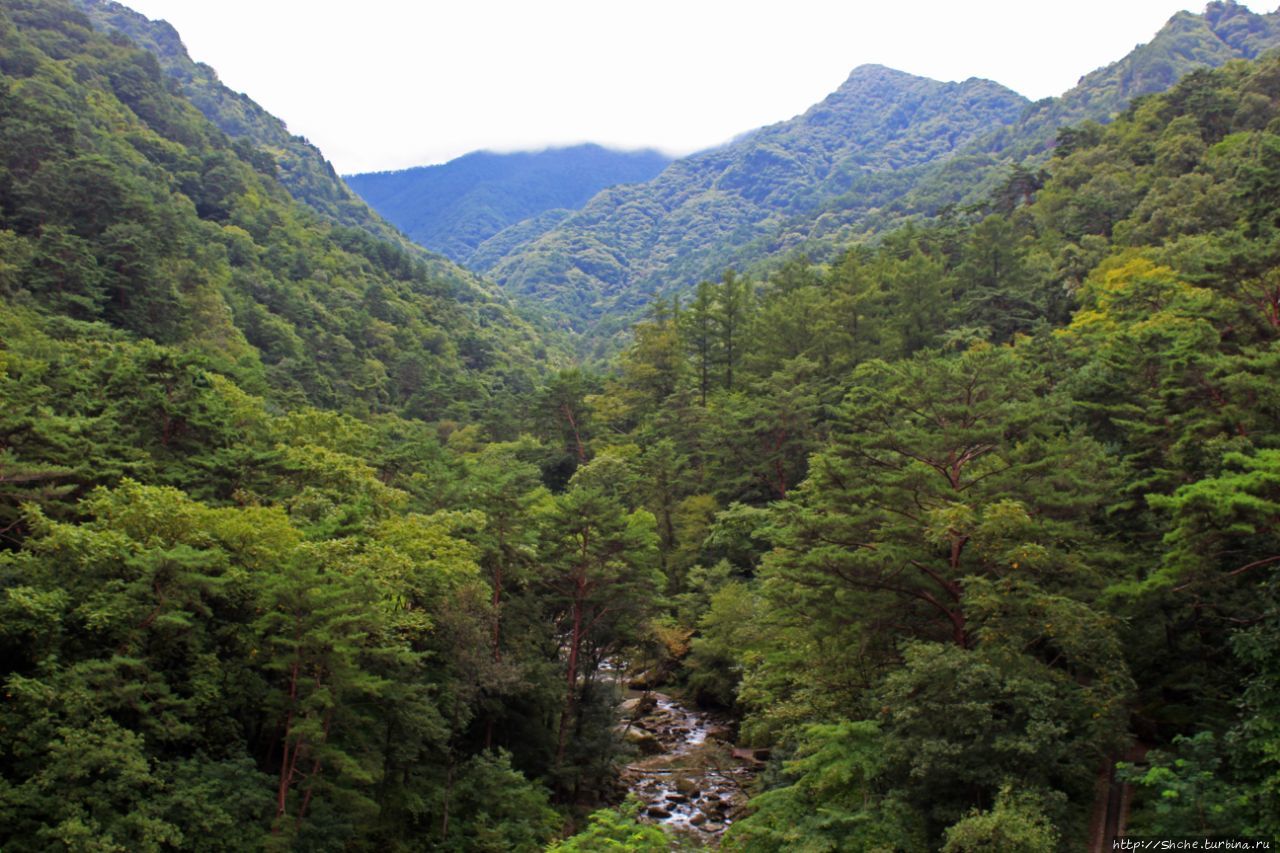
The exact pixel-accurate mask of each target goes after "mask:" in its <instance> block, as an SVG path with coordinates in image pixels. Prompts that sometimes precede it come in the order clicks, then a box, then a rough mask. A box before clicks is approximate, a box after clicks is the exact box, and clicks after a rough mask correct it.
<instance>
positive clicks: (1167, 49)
mask: <svg viewBox="0 0 1280 853" xmlns="http://www.w3.org/2000/svg"><path fill="white" fill-rule="evenodd" d="M1276 44H1280V15H1278V14H1277V13H1272V14H1270V15H1256V14H1254V13H1252V12H1250V11H1249V10H1248V9H1247V8H1245V7H1243V6H1239V5H1237V4H1235V3H1233V2H1230V0H1228V2H1215V3H1212V4H1210V5H1209V6H1208V8H1207V9H1206V11H1205V13H1204V14H1203V15H1192V14H1190V13H1180V14H1178V15H1176V16H1175V17H1174V18H1173V19H1172V20H1170V21H1169V23H1168V24H1166V25H1165V27H1164V28H1163V29H1161V30H1160V32H1159V33H1157V35H1156V37H1155V38H1154V39H1153V40H1152V41H1151V42H1150V43H1149V44H1146V45H1141V46H1139V47H1138V48H1136V49H1135V50H1134V52H1133V53H1131V54H1130V55H1129V56H1127V57H1126V58H1124V59H1123V60H1121V61H1119V62H1117V63H1115V64H1114V65H1111V66H1108V67H1107V68H1104V69H1100V70H1098V71H1095V72H1093V73H1091V74H1089V75H1087V76H1085V77H1084V78H1082V79H1081V81H1080V83H1079V85H1078V86H1077V87H1076V88H1074V89H1072V90H1071V91H1069V92H1067V93H1066V94H1064V95H1063V96H1062V97H1060V98H1053V99H1046V100H1045V101H1041V102H1038V103H1036V104H1028V103H1027V102H1026V101H1025V100H1023V99H1021V98H1019V97H1018V96H1017V95H1015V94H1014V93H1012V92H1010V91H1008V90H1005V89H1002V88H1001V87H999V86H998V85H996V84H994V83H990V82H987V81H974V80H971V81H968V82H966V83H962V84H940V83H936V82H934V81H929V80H923V79H921V78H915V77H911V76H909V75H905V74H901V73H899V72H893V71H890V70H888V69H883V68H875V67H863V68H859V69H856V70H855V71H854V73H853V74H852V75H851V76H850V78H849V80H848V81H846V83H845V84H844V85H843V86H842V87H841V88H840V90H838V91H837V92H836V93H834V94H833V95H831V96H830V97H829V98H828V99H827V100H826V101H824V102H823V103H822V104H819V105H817V106H815V107H813V108H812V109H811V110H809V111H808V112H807V113H805V114H804V115H802V116H798V117H796V118H795V119H792V120H790V121H788V122H783V123H780V124H778V125H774V126H772V127H770V128H765V129H763V130H760V131H757V132H755V133H752V134H749V135H747V137H746V138H744V139H742V140H740V141H738V142H735V143H733V144H731V145H729V146H726V147H725V148H722V149H719V150H717V151H713V152H707V153H704V154H700V155H695V156H693V157H690V158H685V159H682V160H679V161H677V162H676V163H674V164H673V165H672V166H671V167H670V168H668V169H667V170H666V171H665V172H664V173H663V174H662V175H660V176H659V177H658V178H655V179H654V180H653V181H651V182H649V183H648V184H646V185H643V186H640V187H632V188H624V189H621V190H616V191H610V192H605V193H602V194H601V195H600V196H599V197H597V198H596V199H593V200H592V202H591V203H589V204H588V205H587V206H586V207H585V208H584V209H583V210H582V211H581V212H580V213H577V214H575V215H573V216H571V217H569V218H567V219H565V220H564V221H562V222H558V223H554V224H552V223H543V225H542V226H541V227H538V228H529V227H526V226H517V227H518V228H520V233H519V234H518V235H505V234H499V235H498V236H497V237H495V238H494V239H493V240H492V241H490V243H489V244H487V245H484V246H481V248H480V250H479V251H478V252H477V253H476V254H475V256H474V257H473V259H472V265H473V267H474V268H475V269H477V270H480V271H483V272H485V273H486V274H488V275H490V276H492V277H493V278H495V279H496V280H498V281H499V282H500V283H502V284H503V285H504V286H505V287H507V289H508V290H509V291H510V292H512V293H516V294H521V295H532V296H533V297H534V298H536V299H538V300H542V301H546V302H547V303H549V304H551V305H554V306H556V307H557V308H558V309H559V310H561V311H564V312H565V313H567V314H568V315H569V316H570V317H571V318H573V319H572V322H573V324H574V325H575V327H576V328H578V329H579V330H583V329H588V328H594V329H595V332H594V333H595V334H597V335H601V336H602V335H606V334H609V333H610V332H612V331H613V330H614V329H615V328H616V327H617V322H616V320H615V319H614V318H617V317H619V316H627V315H628V313H629V312H631V311H633V310H634V309H635V308H636V307H637V306H639V305H642V304H644V302H645V301H647V300H648V299H649V298H650V297H651V296H652V295H654V294H656V293H668V292H687V291H688V290H689V289H690V288H691V287H692V286H693V284H694V283H695V282H697V281H698V280H699V279H700V278H706V277H714V276H715V275H716V274H717V270H719V269H722V268H724V267H727V266H734V267H737V268H738V269H744V268H750V267H751V266H752V265H754V264H756V263H759V262H760V261H761V260H762V259H765V258H770V257H783V256H786V255H788V254H791V253H795V252H798V251H805V252H807V253H808V254H809V255H810V256H812V257H815V258H821V257H827V256H830V254H831V253H832V251H833V250H834V249H837V248H838V247H841V246H844V245H848V244H849V243H850V242H852V241H854V240H857V239H861V238H864V237H865V236H867V235H869V234H873V233H881V232H883V231H885V230H887V229H889V228H892V227H894V225H895V224H899V223H901V222H902V221H904V219H905V218H908V217H912V216H916V215H933V214H934V213H936V212H937V211H938V210H939V209H942V208H944V207H945V206H946V205H951V204H968V203H975V202H978V201H981V200H983V199H985V198H986V197H987V196H988V195H989V194H990V193H991V191H992V190H994V189H995V187H996V185H997V184H998V183H999V182H1000V181H1002V180H1003V178H1004V176H1005V175H1006V174H1007V169H1008V166H1009V165H1010V164H1011V163H1018V164H1022V163H1024V161H1025V163H1026V165H1027V166H1028V168H1029V169H1030V171H1031V172H1034V171H1035V169H1036V168H1037V165H1036V164H1037V163H1038V162H1040V160H1041V159H1043V156H1045V155H1044V152H1045V150H1046V149H1047V148H1048V147H1049V145H1050V144H1051V143H1052V141H1053V139H1054V135H1055V133H1056V130H1057V128H1058V127H1059V126H1060V125H1063V124H1068V123H1074V122H1077V121H1080V120H1082V119H1094V120H1100V121H1105V120H1107V119H1108V118H1109V117H1110V116H1111V115H1112V114H1113V113H1114V112H1115V111H1117V110H1119V109H1122V108H1123V107H1124V105H1125V104H1126V103H1127V102H1128V101H1129V99H1131V98H1132V97H1134V96H1136V95H1140V94H1145V93H1151V92H1156V91H1161V90H1163V89H1165V88H1167V87H1168V86H1169V85H1171V84H1172V83H1173V82H1174V81H1175V80H1177V79H1178V78H1179V77H1181V76H1182V75H1183V74H1185V73H1186V72H1187V71H1189V70H1191V69H1192V68H1197V67H1205V66H1217V65H1221V64H1222V63H1223V62H1225V61H1227V60H1229V59H1232V58H1249V57H1253V56H1256V55H1257V54H1258V52H1259V51H1261V50H1264V49H1265V48H1267V47H1270V46H1274V45H1276ZM1037 158H1039V159H1037ZM548 224H550V225H551V227H550V228H549V230H544V229H545V228H546V225H548Z"/></svg>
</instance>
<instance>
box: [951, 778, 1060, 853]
mask: <svg viewBox="0 0 1280 853" xmlns="http://www.w3.org/2000/svg"><path fill="white" fill-rule="evenodd" d="M946 838H947V843H946V844H944V845H943V847H942V851H943V853H980V851H991V853H995V851H1008V853H1036V851H1041V850H1054V849H1056V848H1057V847H1058V832H1057V830H1055V829H1054V827H1053V824H1051V823H1050V822H1049V820H1048V818H1046V817H1045V815H1044V812H1043V811H1041V807H1040V804H1039V803H1038V802H1037V797H1036V796H1035V795H1034V794H1033V793H1031V792H1028V791H1014V789H1013V788H1012V787H1011V786H1009V785H1005V786H1004V787H1002V788H1001V789H1000V793H999V795H998V796H997V797H996V804H995V806H994V807H993V808H992V809H991V811H988V812H979V811H975V812H974V813H973V814H971V815H970V816H969V817H966V818H964V819H963V820H961V821H959V822H958V823H956V824H955V825H954V826H951V827H949V828H948V829H947V835H946Z"/></svg>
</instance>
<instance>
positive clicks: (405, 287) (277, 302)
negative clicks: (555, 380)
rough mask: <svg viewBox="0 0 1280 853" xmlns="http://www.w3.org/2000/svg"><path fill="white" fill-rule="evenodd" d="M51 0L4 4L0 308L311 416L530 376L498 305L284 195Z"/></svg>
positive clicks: (460, 405)
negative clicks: (4, 283) (34, 313)
mask: <svg viewBox="0 0 1280 853" xmlns="http://www.w3.org/2000/svg"><path fill="white" fill-rule="evenodd" d="M59 9H60V7H58V6H56V5H55V6H43V5H26V4H16V5H13V6H12V8H11V9H10V10H9V13H10V15H11V17H12V19H13V21H17V22H18V23H21V24H22V25H23V26H22V27H20V28H17V29H15V24H14V23H10V24H9V25H8V27H7V36H6V38H7V39H8V41H7V43H6V46H5V50H6V55H7V57H8V59H7V60H6V65H5V68H4V71H5V74H6V80H5V83H6V88H5V89H4V97H5V116H6V121H5V126H4V132H5V135H6V136H5V142H4V145H3V148H2V149H0V150H2V151H3V158H4V160H3V167H4V173H3V177H2V179H0V204H2V205H3V207H2V210H3V213H2V214H0V229H4V233H5V234H7V235H8V237H7V240H6V243H5V259H6V264H7V266H8V268H10V269H12V270H13V271H14V272H13V277H12V279H11V284H10V285H9V287H8V290H7V291H6V297H7V298H8V299H10V300H12V301H13V302H14V303H15V304H19V305H30V306H32V307H34V308H37V309H41V310H46V311H51V312H54V313H57V314H62V315H67V316H70V317H74V318H75V319H77V320H82V321H88V322H104V323H107V324H109V325H110V326H112V327H114V328H118V329H121V330H123V331H126V332H129V333H131V334H133V335H137V336H139V337H147V338H151V339H153V340H155V341H157V342H159V343H162V344H172V345H177V346H181V347H183V348H187V349H193V350H198V351H200V352H202V353H205V354H206V355H207V356H208V357H209V358H212V359H217V360H218V361H219V363H220V364H222V366H223V367H222V369H224V370H226V371H229V372H230V373H231V375H233V376H234V377H235V378H236V379H237V381H240V382H242V383H246V384H247V385H248V386H249V387H252V388H254V389H258V390H262V391H265V390H267V389H272V390H273V393H276V394H279V395H281V396H282V397H283V398H285V399H293V400H297V401H299V402H301V401H306V402H310V403H312V404H316V405H322V406H326V407H336V408H350V409H361V410H396V411H413V412H416V413H419V414H421V415H424V416H427V417H439V416H440V415H441V414H443V413H444V412H446V411H450V410H458V411H467V412H472V413H474V412H478V411H479V410H480V409H482V408H484V407H485V406H487V405H488V400H489V399H490V398H491V397H492V396H493V395H494V394H505V393H510V392H512V391H518V390H520V389H526V390H527V389H528V388H529V387H531V384H532V377H533V372H532V371H533V367H532V366H531V363H532V362H533V360H534V357H533V354H534V352H535V351H536V352H538V353H539V354H541V353H542V352H543V351H542V350H541V349H540V346H541V344H539V343H538V342H537V340H536V337H535V334H534V332H533V330H532V329H531V328H530V327H529V326H528V325H527V324H526V323H524V322H523V321H521V320H519V319H518V318H517V317H516V316H515V315H514V313H513V312H512V311H511V309H510V307H509V306H508V305H507V304H506V302H505V300H503V299H502V298H501V297H495V296H491V295H489V294H488V293H487V292H486V290H484V289H482V288H480V287H478V286H476V285H474V284H473V283H472V279H471V277H470V276H467V275H464V274H453V273H452V272H450V274H447V275H443V276H442V275H440V274H438V269H439V264H440V263H443V262H437V263H435V264H432V263H430V262H428V261H424V260H423V259H421V258H420V257H418V255H417V254H416V253H414V252H411V251H409V250H407V249H406V248H404V247H403V246H401V245H400V244H399V243H392V242H387V241H383V240H379V239H378V238H377V237H375V236H373V235H371V234H370V233H368V231H366V230H364V229H360V228H355V227H351V226H344V225H339V224H334V223H332V222H330V221H329V220H327V219H326V218H322V217H321V216H320V215H318V214H315V213H313V212H312V211H311V210H310V209H309V208H305V207H302V206H301V205H299V204H296V203H295V202H294V201H293V199H292V198H291V197H290V194H289V193H288V192H287V191H286V189H285V188H284V187H283V185H282V184H281V183H280V182H279V181H278V180H277V177H276V175H277V167H276V164H275V163H274V162H273V161H272V160H271V159H269V158H264V157H263V156H262V155H261V152H260V150H259V149H258V148H257V147H255V146H254V145H253V144H251V143H250V142H248V141H247V140H245V139H239V140H232V139H230V138H229V137H228V136H227V135H226V134H224V133H223V132H222V131H221V130H219V129H218V128H216V127H214V126H212V125H211V124H210V123H209V122H208V121H206V120H205V118H204V117H203V116H202V115H201V114H200V113H199V112H198V111H196V110H195V109H194V108H193V107H192V106H191V105H190V104H189V103H188V102H186V101H184V100H183V99H182V98H181V97H179V96H178V95H176V94H174V93H173V92H172V91H170V88H169V84H168V82H167V79H166V76H165V73H164V71H163V70H162V69H161V67H160V66H159V64H158V63H157V62H156V60H155V59H154V58H153V55H152V54H150V53H147V52H144V51H140V50H138V49H136V48H133V47H131V46H130V45H129V44H128V43H127V42H125V41H122V40H119V39H116V40H108V39H107V38H106V37H102V36H96V35H94V33H93V31H92V30H91V28H90V25H89V23H88V22H87V21H86V20H85V19H84V18H83V17H80V16H78V15H73V14H71V13H69V12H62V11H57V10H59ZM24 16H25V17H24ZM28 19H29V20H30V22H31V23H27V21H28ZM46 19H47V20H46ZM37 24H38V26H37ZM90 202H92V203H93V206H88V205H89V204H90Z"/></svg>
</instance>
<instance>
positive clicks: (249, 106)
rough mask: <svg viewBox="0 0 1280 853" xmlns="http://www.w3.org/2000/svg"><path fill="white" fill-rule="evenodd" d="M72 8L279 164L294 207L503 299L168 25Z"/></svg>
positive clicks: (106, 8) (84, 3) (89, 5)
mask: <svg viewBox="0 0 1280 853" xmlns="http://www.w3.org/2000/svg"><path fill="white" fill-rule="evenodd" d="M73 5H74V6H75V7H76V8H78V9H79V10H80V11H81V12H83V13H84V14H85V15H87V16H88V17H89V19H90V20H91V21H92V22H93V24H94V26H96V27H98V28H99V29H101V30H104V31H106V32H118V33H120V34H122V35H124V36H127V37H128V38H129V39H130V40H132V41H133V42H134V43H135V44H137V45H138V46H139V47H142V48H145V49H146V50H148V51H150V52H151V53H152V55H154V56H155V57H156V59H157V60H158V61H159V63H160V67H161V68H163V69H164V71H165V73H166V74H168V75H169V76H170V77H171V78H173V80H175V81H176V82H177V84H178V86H179V89H180V91H181V93H182V95H183V96H184V97H185V98H186V99H187V100H188V101H190V102H191V103H192V104H193V105H194V106H195V107H196V108H197V109H198V110H200V112H201V113H203V114H204V116H205V118H207V119H209V121H211V122H213V124H215V125H217V127H218V128H219V129H220V130H221V131H222V132H223V133H225V134H227V136H229V137H231V138H232V139H241V140H245V141H247V142H249V143H251V144H252V146H253V147H254V149H256V153H257V155H258V157H259V161H258V163H259V166H260V167H261V166H265V164H266V163H267V162H268V161H274V163H275V168H276V172H275V176H276V177H277V178H278V179H279V180H280V182H281V184H283V185H284V187H285V188H286V189H287V190H288V191H289V193H290V195H292V196H293V197H294V198H295V199H297V200H298V201H300V202H302V203H303V204H305V205H307V206H308V207H309V208H311V209H312V210H314V211H315V212H316V213H318V214H320V215H321V216H322V217H324V218H325V219H328V220H329V221H331V222H333V223H335V224H338V225H343V226H348V227H354V228H360V229H362V230H364V231H367V232H369V233H370V234H372V235H373V236H375V237H377V238H378V239H379V240H382V241H386V242H391V243H397V244H399V245H400V246H401V248H402V249H404V250H405V251H407V252H409V253H410V254H414V255H416V256H418V257H417V260H418V261H419V262H420V263H422V264H425V265H426V267H427V268H428V269H429V270H430V273H431V275H432V276H433V277H434V278H437V279H447V280H450V281H452V282H453V283H454V284H455V285H456V286H460V287H463V288H465V289H470V290H480V291H483V292H485V293H486V294H488V295H489V296H493V295H496V292H495V291H494V289H493V286H492V284H491V283H490V282H488V281H485V280H483V279H481V278H479V277H478V276H475V275H473V274H471V273H470V272H468V271H467V270H465V269H462V268H460V267H458V266H456V265H454V264H451V263H448V262H446V261H445V260H444V259H442V258H440V257H438V256H436V255H434V254H432V253H429V252H424V251H422V249H421V248H420V247H419V246H418V244H415V243H413V242H410V241H408V240H405V239H404V236H403V235H402V234H400V232H399V231H398V230H397V229H396V228H395V226H393V225H392V224H390V223H388V222H387V221H385V220H384V219H383V218H382V217H381V216H379V215H378V214H376V213H375V212H374V211H373V210H372V209H370V207H369V206H368V205H367V204H366V203H365V202H364V201H363V200H362V199H361V198H360V197H359V196H357V195H356V194H355V193H354V192H352V191H351V189H350V188H349V187H348V186H347V185H346V184H345V183H344V182H343V181H342V179H341V178H340V177H338V174H337V172H335V171H334V169H333V166H332V165H331V164H330V163H329V161H328V160H326V159H325V157H324V155H323V154H322V153H321V152H320V150H319V149H317V148H316V147H315V146H314V145H312V144H311V143H310V142H308V141H307V140H306V139H304V138H302V137H300V136H295V135H293V134H292V133H290V132H289V129H288V127H287V126H286V125H285V123H284V122H283V121H281V120H280V119H279V118H277V117H276V116H273V115H271V114H270V113H268V112H267V111H266V110H264V109H263V108H262V107H261V106H259V105H258V104H257V103H256V102H255V101H254V100H253V99H252V98H250V97H249V96H248V95H245V94H241V93H239V92H233V91H232V90H230V89H228V88H227V87H226V86H224V85H223V84H222V82H221V81H220V80H219V79H218V74H217V72H216V71H215V70H214V69H212V68H210V67H209V66H208V65H205V64H204V63H202V62H195V61H193V60H192V59H191V57H190V56H189V55H188V54H187V49H186V47H184V46H183V44H182V39H181V38H180V37H179V35H178V33H177V32H176V31H175V30H174V29H173V27H171V26H170V25H169V24H168V23H166V22H165V21H152V20H149V19H148V18H147V17H146V16H144V15H140V14H138V13H137V12H135V11H133V10H132V9H130V8H128V7H127V6H124V5H121V4H120V3H116V2H114V0H73Z"/></svg>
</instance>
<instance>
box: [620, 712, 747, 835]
mask: <svg viewBox="0 0 1280 853" xmlns="http://www.w3.org/2000/svg"><path fill="white" fill-rule="evenodd" d="M621 711H622V714H621V719H622V722H621V727H622V731H623V732H624V736H625V737H626V739H627V740H628V741H629V742H630V743H631V744H632V745H633V746H634V747H635V748H636V749H637V751H638V753H639V755H638V757H637V758H636V759H635V760H634V761H633V762H632V763H631V764H629V765H627V767H626V769H625V770H624V771H623V774H622V778H623V782H624V783H625V784H626V786H627V788H628V790H630V791H631V793H633V794H635V795H636V796H637V797H638V798H639V799H640V800H641V801H643V802H644V804H645V814H646V816H647V818H648V819H649V820H652V821H654V822H656V823H659V824H663V825H666V826H669V827H671V828H673V829H675V830H677V831H679V832H683V833H687V834H690V835H693V836H695V837H697V838H699V839H700V840H702V841H704V842H708V843H710V844H715V843H717V842H718V841H719V839H720V836H721V835H723V833H724V831H725V828H726V827H728V825H729V824H731V823H732V822H733V820H734V818H735V817H737V816H738V815H739V813H740V812H741V810H742V806H743V804H744V803H745V802H746V794H745V790H744V789H745V788H746V787H747V786H748V785H749V784H750V781H751V777H752V775H753V774H754V772H755V768H756V766H757V762H756V761H755V760H754V759H753V758H752V757H751V756H750V754H749V753H745V752H744V751H743V750H737V751H736V752H737V756H736V757H735V750H734V748H733V744H732V734H731V731H730V729H729V727H728V725H727V724H726V723H725V722H724V721H722V720H719V719H717V718H715V717H713V716H712V715H710V714H707V713H705V712H703V711H699V710H697V709H694V708H689V707H687V706H685V705H684V704H683V703H681V702H680V701H678V700H676V699H674V698H672V697H670V696H667V695H665V694H662V693H648V694H633V695H632V698H630V699H628V700H627V701H626V702H624V703H623V704H622V708H621Z"/></svg>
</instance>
